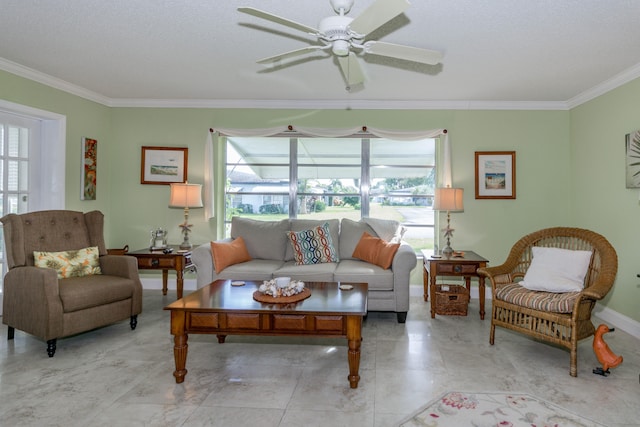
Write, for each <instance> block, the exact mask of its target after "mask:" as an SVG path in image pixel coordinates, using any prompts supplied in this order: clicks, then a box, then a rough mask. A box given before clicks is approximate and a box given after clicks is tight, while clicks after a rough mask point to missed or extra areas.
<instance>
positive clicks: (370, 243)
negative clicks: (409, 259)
mask: <svg viewBox="0 0 640 427" xmlns="http://www.w3.org/2000/svg"><path fill="white" fill-rule="evenodd" d="M399 247H400V243H390V242H386V241H384V240H382V239H381V238H379V237H373V236H372V235H370V234H369V233H367V232H364V233H362V237H361V238H360V241H359V242H358V244H357V245H356V248H355V249H354V251H353V257H354V258H358V259H361V260H363V261H366V262H368V263H371V264H375V265H377V266H379V267H382V268H384V269H385V270H386V269H388V268H389V267H391V263H392V262H393V256H394V255H395V254H396V252H398V248H399Z"/></svg>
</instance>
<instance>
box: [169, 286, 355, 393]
mask: <svg viewBox="0 0 640 427" xmlns="http://www.w3.org/2000/svg"><path fill="white" fill-rule="evenodd" d="M261 283H262V282H250V281H247V282H246V284H245V285H243V286H231V281H230V280H217V281H215V282H213V283H211V284H209V285H207V286H205V287H203V288H200V289H198V290H197V291H196V292H193V293H192V294H189V295H187V296H186V297H184V298H181V299H179V300H177V301H175V302H173V303H171V304H169V305H168V306H166V307H165V308H164V309H165V310H170V311H171V334H172V335H173V336H174V347H173V355H174V359H175V365H176V370H175V371H174V373H173V376H174V377H175V378H176V383H181V382H183V381H184V377H185V375H187V369H186V363H187V349H188V345H187V338H188V334H215V335H217V337H218V342H219V343H224V340H225V338H226V336H227V335H279V336H280V335H293V336H301V335H302V336H318V337H327V336H338V337H345V338H346V339H347V342H348V353H347V355H348V360H349V377H348V379H349V385H350V386H351V388H357V387H358V381H359V380H360V375H358V371H359V369H360V343H361V341H362V318H363V317H364V316H365V315H366V314H367V289H368V285H367V284H366V283H350V285H352V286H353V289H351V290H340V289H339V288H338V284H337V283H331V282H305V286H306V287H307V288H309V289H311V296H310V297H309V298H307V299H304V300H302V301H299V302H296V303H289V304H271V303H261V302H258V301H256V300H254V299H253V293H254V292H255V291H256V290H257V289H258V287H259V286H260V284H261ZM342 284H343V285H344V283H342Z"/></svg>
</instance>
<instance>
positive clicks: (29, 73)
mask: <svg viewBox="0 0 640 427" xmlns="http://www.w3.org/2000/svg"><path fill="white" fill-rule="evenodd" d="M0 70H4V71H7V72H9V73H11V74H15V75H17V76H20V77H24V78H26V79H29V80H33V81H35V82H38V83H42V84H44V85H47V86H50V87H52V88H55V89H59V90H62V91H64V92H67V93H70V94H72V95H76V96H79V97H81V98H84V99H88V100H90V101H94V102H97V103H99V104H102V105H105V106H107V107H138V108H225V109H231V108H233V109H236V108H237V109H241V108H258V109H304V110H313V109H339V110H340V109H346V110H350V109H354V110H570V109H572V108H575V107H577V106H579V105H581V104H583V103H585V102H587V101H590V100H592V99H594V98H597V97H598V96H600V95H603V94H605V93H607V92H609V91H611V90H613V89H615V88H617V87H619V86H622V85H623V84H625V83H628V82H630V81H632V80H634V79H636V78H638V77H640V64H637V65H635V66H633V67H631V68H629V69H628V70H625V71H623V72H622V73H620V74H618V75H616V76H614V77H612V78H611V79H609V80H606V81H604V82H603V83H601V84H599V85H597V86H595V87H593V88H591V89H588V90H586V91H585V92H583V93H581V94H579V95H577V96H575V97H573V98H571V99H569V100H568V101H446V100H441V101H438V100H435V101H426V100H424V101H420V100H406V101H398V100H393V101H391V100H382V99H380V100H350V99H341V100H298V99H291V100H286V99H283V100H263V99H129V98H109V97H106V96H103V95H101V94H99V93H96V92H93V91H90V90H87V89H85V88H82V87H80V86H77V85H74V84H72V83H69V82H67V81H64V80H62V79H59V78H56V77H52V76H50V75H48V74H45V73H42V72H40V71H37V70H34V69H32V68H29V67H25V66H23V65H20V64H17V63H15V62H12V61H8V60H6V59H4V58H0Z"/></svg>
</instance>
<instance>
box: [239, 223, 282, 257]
mask: <svg viewBox="0 0 640 427" xmlns="http://www.w3.org/2000/svg"><path fill="white" fill-rule="evenodd" d="M288 229H289V220H287V219H283V220H282V221H257V220H255V219H250V218H242V217H239V216H234V217H233V218H231V237H232V238H234V239H236V238H238V237H242V238H243V239H244V243H245V245H246V246H247V251H248V252H249V255H250V256H251V258H258V259H272V260H280V261H282V260H284V254H285V250H286V248H287V245H288V244H289V243H288V242H287V235H286V232H287V230H288Z"/></svg>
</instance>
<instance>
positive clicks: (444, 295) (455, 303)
mask: <svg viewBox="0 0 640 427" xmlns="http://www.w3.org/2000/svg"><path fill="white" fill-rule="evenodd" d="M447 287H448V290H445V289H443V288H447ZM435 299H436V314H440V315H450V316H466V315H467V308H468V307H469V291H467V288H465V287H464V286H459V285H436V295H435Z"/></svg>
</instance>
